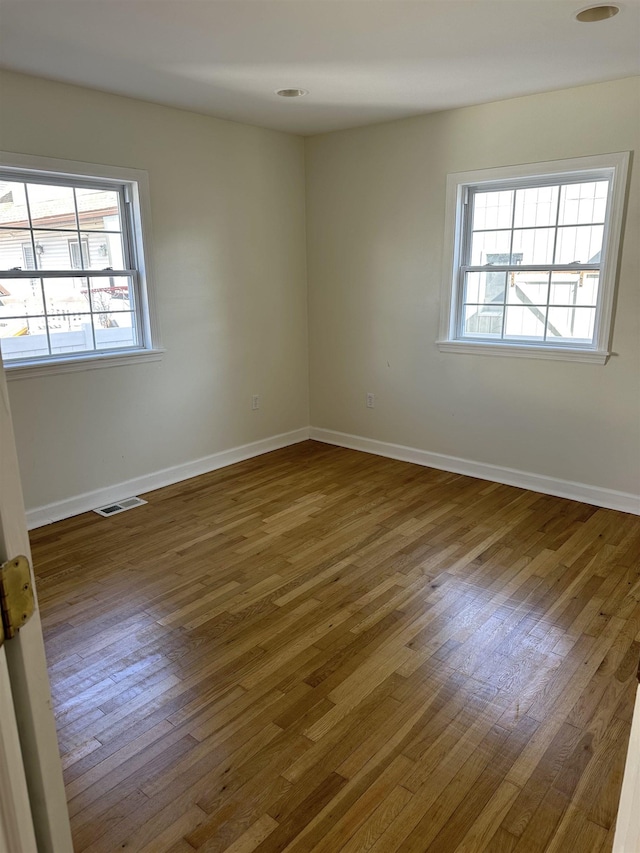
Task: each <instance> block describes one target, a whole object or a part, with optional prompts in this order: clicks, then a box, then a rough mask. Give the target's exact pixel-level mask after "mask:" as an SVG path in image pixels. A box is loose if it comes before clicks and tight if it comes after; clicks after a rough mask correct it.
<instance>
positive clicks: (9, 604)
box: [0, 556, 34, 646]
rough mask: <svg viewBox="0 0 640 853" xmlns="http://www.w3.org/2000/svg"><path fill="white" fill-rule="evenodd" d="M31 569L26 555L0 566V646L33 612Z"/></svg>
mask: <svg viewBox="0 0 640 853" xmlns="http://www.w3.org/2000/svg"><path fill="white" fill-rule="evenodd" d="M33 609H34V598H33V584H32V583H31V569H30V568H29V561H28V560H27V558H26V557H22V556H21V557H14V558H13V560H7V562H6V563H3V564H2V565H1V566H0V613H1V615H2V621H1V622H0V646H1V645H2V643H3V642H4V641H5V640H10V639H11V638H12V637H15V635H16V634H17V633H18V631H19V630H20V628H22V626H23V625H24V624H25V623H26V622H28V620H29V617H30V616H31V615H32V614H33Z"/></svg>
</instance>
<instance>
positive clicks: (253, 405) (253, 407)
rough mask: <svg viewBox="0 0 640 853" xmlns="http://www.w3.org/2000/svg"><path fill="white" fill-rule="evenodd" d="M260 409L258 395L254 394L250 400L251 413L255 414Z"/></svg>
mask: <svg viewBox="0 0 640 853" xmlns="http://www.w3.org/2000/svg"><path fill="white" fill-rule="evenodd" d="M259 408H260V394H254V395H253V397H252V398H251V411H253V412H257V411H258V409H259Z"/></svg>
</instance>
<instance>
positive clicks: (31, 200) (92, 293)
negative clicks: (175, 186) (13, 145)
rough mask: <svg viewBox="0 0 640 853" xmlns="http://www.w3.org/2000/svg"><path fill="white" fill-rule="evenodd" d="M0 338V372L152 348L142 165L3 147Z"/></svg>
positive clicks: (137, 355)
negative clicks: (103, 163) (65, 158)
mask: <svg viewBox="0 0 640 853" xmlns="http://www.w3.org/2000/svg"><path fill="white" fill-rule="evenodd" d="M1 163H2V165H1V166H0V347H1V349H2V358H3V361H4V364H5V367H6V368H7V369H8V375H9V376H11V375H12V374H13V375H25V374H26V375H33V374H35V375H38V374H40V373H46V372H50V371H59V370H61V369H63V370H78V369H85V368H86V367H99V366H110V365H113V364H118V363H130V362H131V361H138V360H140V359H141V357H145V358H148V357H149V356H150V355H152V356H155V357H158V354H159V353H160V352H161V350H160V349H159V347H158V340H157V330H156V324H155V322H154V317H153V312H152V305H151V302H150V292H149V290H150V283H149V267H148V258H146V257H145V242H146V241H147V240H148V236H149V235H148V222H146V221H145V223H144V232H143V216H144V214H145V211H144V210H143V208H145V207H146V206H147V205H148V198H147V185H146V173H144V172H138V171H137V170H131V169H122V170H118V169H114V168H112V167H101V166H92V165H88V164H80V163H69V162H67V161H59V160H55V161H54V160H45V159H42V158H35V157H27V156H22V155H15V154H3V155H2V159H1Z"/></svg>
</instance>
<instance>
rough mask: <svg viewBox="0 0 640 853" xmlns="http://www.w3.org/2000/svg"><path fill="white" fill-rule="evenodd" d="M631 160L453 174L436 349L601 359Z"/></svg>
mask: <svg viewBox="0 0 640 853" xmlns="http://www.w3.org/2000/svg"><path fill="white" fill-rule="evenodd" d="M628 156H629V155H628V154H627V153H623V154H612V155H603V156H596V157H584V158H579V159H575V160H570V161H567V160H563V161H558V162H554V163H538V164H531V165H527V166H517V167H506V168H504V169H489V170H483V171H481V172H465V173H459V174H455V175H449V178H448V184H447V192H448V199H447V240H446V251H447V260H448V263H449V272H448V275H447V279H446V281H445V289H444V294H443V295H444V298H443V314H442V323H441V334H440V340H439V342H438V345H439V347H440V349H441V350H444V351H462V352H468V353H491V354H501V355H516V356H530V357H531V356H533V357H545V358H566V359H571V358H574V359H578V360H584V361H595V362H600V363H604V362H605V361H606V359H607V357H608V355H609V341H610V337H611V324H612V308H613V301H614V290H615V281H616V267H617V258H618V252H619V242H620V231H621V223H622V213H623V206H624V191H625V185H626V171H627V164H628Z"/></svg>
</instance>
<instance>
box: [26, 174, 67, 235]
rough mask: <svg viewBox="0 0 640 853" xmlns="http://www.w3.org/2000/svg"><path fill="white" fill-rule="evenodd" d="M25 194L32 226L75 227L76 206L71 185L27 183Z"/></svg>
mask: <svg viewBox="0 0 640 853" xmlns="http://www.w3.org/2000/svg"><path fill="white" fill-rule="evenodd" d="M27 195H28V197H29V207H30V209H31V222H32V225H33V227H34V228H42V229H50V228H64V229H67V230H68V229H75V228H76V227H77V225H76V207H75V203H74V201H73V190H72V188H71V187H54V186H51V185H50V184H27Z"/></svg>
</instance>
